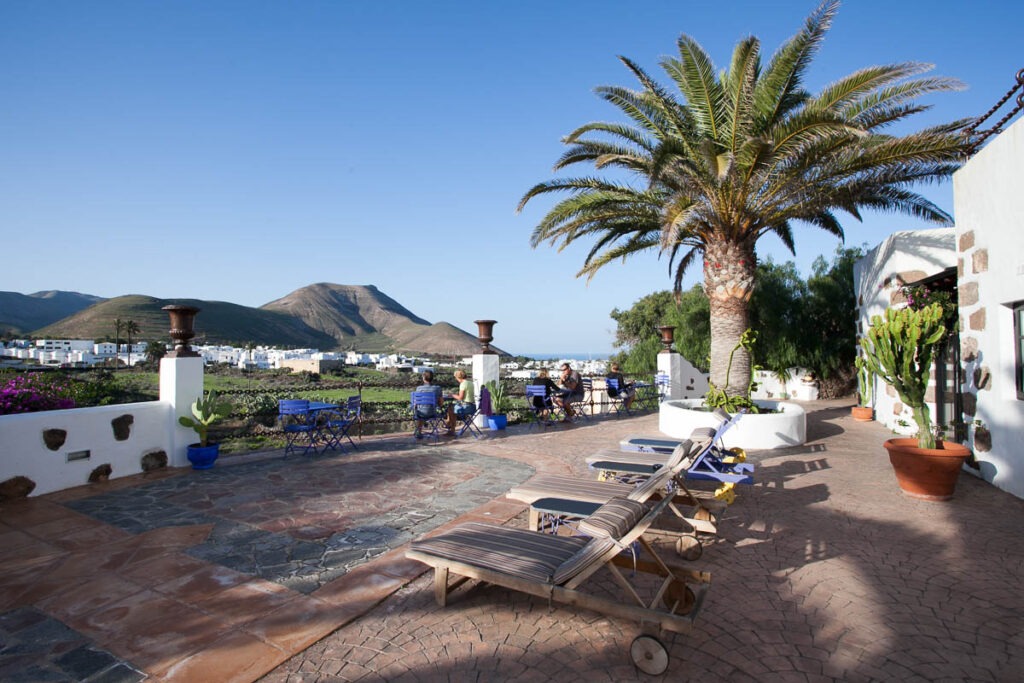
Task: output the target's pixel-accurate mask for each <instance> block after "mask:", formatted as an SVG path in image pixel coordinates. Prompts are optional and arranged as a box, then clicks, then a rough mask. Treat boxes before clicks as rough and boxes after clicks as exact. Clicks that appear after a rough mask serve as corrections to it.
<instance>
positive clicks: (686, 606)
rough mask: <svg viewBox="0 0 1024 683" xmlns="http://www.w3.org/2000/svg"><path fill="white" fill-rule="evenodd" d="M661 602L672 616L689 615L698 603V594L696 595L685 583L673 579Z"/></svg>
mask: <svg viewBox="0 0 1024 683" xmlns="http://www.w3.org/2000/svg"><path fill="white" fill-rule="evenodd" d="M661 601H662V602H664V603H665V607H667V608H668V610H669V611H670V612H671V613H672V614H689V613H690V610H691V609H693V603H695V602H697V594H696V593H694V592H693V591H692V590H691V589H690V587H689V586H687V585H686V582H685V581H680V580H679V579H673V580H672V582H671V583H670V584H669V585H668V588H666V589H665V594H664V595H663V596H662V598H661Z"/></svg>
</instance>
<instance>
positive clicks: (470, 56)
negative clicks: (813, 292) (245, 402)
mask: <svg viewBox="0 0 1024 683" xmlns="http://www.w3.org/2000/svg"><path fill="white" fill-rule="evenodd" d="M813 7H814V3H813V2H764V0H758V1H747V0H725V1H723V2H718V3H707V2H682V1H677V2H659V1H649V2H643V3H641V2H611V1H598V0H582V1H576V0H570V1H565V2H534V1H532V0H527V1H520V2H515V3H488V2H476V3H470V2H444V1H434V2H429V3H427V2H415V3H414V2H411V1H410V2H379V3H355V2H284V1H280V2H257V1H255V0H248V1H246V2H217V1H211V0H204V1H202V2H156V1H144V0H131V1H125V2H100V1H97V2H88V3H85V2H45V3H44V2H13V1H12V0H4V1H3V2H0V92H2V93H3V106H2V107H0V159H2V162H0V229H2V232H3V245H4V249H3V250H4V253H5V256H6V257H5V258H4V259H3V268H2V269H0V290H5V291H16V292H23V293H30V292H35V291H39V290H45V289H64V290H74V291H80V292H86V293H90V294H96V295H99V296H105V297H111V296H118V295H121V294H131V293H135V294H148V295H152V296H156V297H160V298H200V299H215V300H223V301H231V302H234V303H239V304H243V305H248V306H260V305H262V304H265V303H267V302H269V301H272V300H274V299H277V298H279V297H282V296H285V295H286V294H288V293H290V292H292V291H294V290H295V289H298V288H300V287H302V286H305V285H307V284H311V283H315V282H335V283H340V284H374V285H377V286H378V287H379V288H380V289H381V290H382V291H383V292H385V293H386V294H388V295H390V296H391V297H393V298H394V299H396V300H397V301H399V302H400V303H402V304H403V305H405V306H406V307H408V308H409V309H410V310H412V311H413V312H414V313H416V314H417V315H420V316H422V317H424V318H426V319H427V320H430V321H432V322H437V321H440V320H445V321H448V322H450V323H452V324H454V325H457V326H459V327H461V328H463V329H465V330H467V331H474V330H475V326H474V325H473V322H472V321H473V320H475V319H478V318H493V319H496V320H498V321H499V322H498V325H497V326H496V327H495V342H494V343H495V344H497V345H499V346H501V347H502V348H504V349H506V350H509V351H512V352H515V353H537V354H540V353H558V352H574V353H592V354H595V355H601V354H604V353H607V352H608V351H609V350H610V349H611V348H612V339H613V335H614V321H612V320H611V318H610V317H609V312H610V311H611V310H612V309H613V308H616V307H618V308H620V309H625V308H628V307H629V306H631V305H632V304H633V303H634V302H635V301H636V300H637V299H639V298H641V297H642V296H644V295H646V294H649V293H651V292H653V291H657V290H660V289H667V288H669V287H670V286H671V279H670V276H669V273H668V265H667V262H666V261H665V260H659V259H658V258H657V257H656V255H653V254H652V255H650V256H643V257H636V258H633V259H631V260H629V261H627V262H626V263H625V264H623V265H618V264H613V265H609V266H607V267H606V268H605V269H604V270H603V272H600V273H599V274H598V275H597V276H596V277H595V278H594V279H593V280H592V281H591V282H590V283H589V285H588V284H587V282H586V281H585V280H580V279H577V278H575V273H576V272H577V270H578V269H579V267H580V266H581V264H582V261H583V257H584V255H585V252H586V249H585V248H584V247H583V246H580V247H573V248H570V249H567V250H565V251H563V252H561V253H558V252H556V251H555V250H553V249H550V248H547V247H544V248H539V249H536V250H534V249H531V248H530V246H529V243H528V240H529V235H530V232H531V231H532V229H533V227H534V226H535V225H536V222H537V220H538V219H539V218H540V217H541V216H542V215H543V214H544V212H545V211H546V209H547V208H549V207H550V205H551V203H552V201H553V200H550V201H549V200H539V201H534V202H532V203H531V204H530V205H529V206H528V207H527V209H526V210H525V211H523V212H522V213H521V214H516V213H515V207H516V204H517V203H518V201H519V198H520V197H521V196H522V194H523V193H524V192H525V191H526V190H527V189H528V188H529V187H531V186H532V185H533V184H535V183H537V182H539V181H542V180H547V179H550V178H552V177H553V175H552V171H551V166H552V164H553V162H554V161H555V159H556V158H557V157H558V156H559V155H560V154H561V153H562V151H563V146H562V144H561V143H560V138H561V137H562V136H563V135H565V134H566V133H568V132H569V131H571V130H572V129H574V128H576V127H577V126H579V125H581V124H583V123H585V122H588V121H594V120H618V118H617V115H616V111H615V110H614V109H613V108H611V107H610V106H609V105H606V104H604V103H602V102H601V101H600V100H598V99H597V98H596V97H595V96H594V94H593V88H594V87H595V86H598V85H623V86H627V87H634V86H635V82H634V81H633V80H631V77H630V75H629V74H628V73H627V71H626V69H625V68H624V67H623V66H622V65H621V64H620V63H619V61H618V60H617V58H616V57H617V55H624V56H627V57H630V58H631V59H633V60H635V61H637V62H639V63H640V64H641V65H643V66H644V67H645V68H647V69H648V70H649V71H650V72H652V73H656V74H658V75H659V77H660V80H662V81H663V82H665V81H667V78H664V77H662V75H661V73H660V69H659V68H658V66H657V64H658V60H659V59H660V58H661V57H662V56H665V55H669V54H671V53H673V52H674V50H675V41H676V38H677V37H678V36H679V35H680V34H681V33H687V34H689V35H691V36H693V37H695V38H696V39H697V40H698V41H699V42H700V43H701V44H702V45H703V46H704V47H705V49H707V50H708V52H709V53H710V54H711V56H712V57H713V59H714V60H715V62H716V64H717V65H718V66H719V67H722V66H725V65H726V64H727V63H728V59H729V56H730V55H731V52H732V48H733V46H734V45H735V44H736V42H737V41H738V40H739V39H740V38H741V37H743V36H745V35H748V34H754V35H757V36H758V37H759V38H760V39H761V41H762V51H763V52H764V53H765V54H766V55H767V54H770V53H772V52H774V50H775V49H776V48H777V47H778V45H779V44H780V43H781V42H782V41H783V40H784V39H785V38H787V37H788V36H790V35H792V34H793V33H794V32H795V31H796V30H797V28H798V27H799V26H800V25H801V23H802V21H803V19H804V18H805V17H806V15H807V14H808V13H809V12H810V11H811V10H812V8H813ZM1022 20H1024V9H1022V5H1021V4H1020V3H1016V2H983V1H982V2H975V3H963V2H951V1H946V0H921V1H918V0H900V1H899V2H893V1H892V0H886V1H881V0H849V1H848V2H846V3H845V4H844V5H843V6H842V7H841V8H840V11H839V15H838V17H837V19H836V21H835V23H834V25H833V28H832V31H831V32H830V34H829V36H828V38H827V39H826V41H825V44H824V46H823V49H822V51H821V53H820V54H819V56H818V58H817V60H816V62H815V63H814V65H813V66H812V68H811V71H810V79H809V82H808V83H807V85H808V86H809V87H810V88H811V89H813V90H817V89H819V88H820V87H821V86H823V85H824V84H826V83H828V82H830V81H832V80H834V79H836V78H838V77H840V76H843V75H846V74H848V73H850V72H852V71H855V70H856V69H858V68H861V67H864V66H869V65H872V64H879V63H889V62H897V61H922V62H930V63H934V64H935V65H936V68H935V70H934V71H933V73H934V74H938V75H942V76H951V77H955V78H958V79H960V80H962V81H963V82H964V83H965V84H966V85H967V86H968V87H967V89H966V90H964V91H963V92H958V93H950V94H944V95H937V96H935V97H933V98H931V99H930V100H928V102H929V103H931V104H934V109H933V110H932V111H931V112H928V113H927V114H925V115H922V116H920V117H918V127H920V126H924V125H929V124H932V123H936V122H938V121H944V120H949V119H954V118H960V117H973V116H978V115H980V114H982V113H984V112H985V111H987V110H988V108H989V107H990V106H992V105H993V104H994V103H995V102H996V101H997V100H998V99H999V97H1001V96H1002V95H1003V94H1004V93H1005V92H1006V91H1007V90H1008V89H1009V87H1010V85H1011V83H1012V81H1013V77H1014V74H1015V73H1016V71H1017V70H1018V69H1020V68H1022V67H1024V62H1022V60H1021V51H1020V30H1021V26H1022V25H1024V21H1022ZM583 170H584V169H582V167H581V168H580V169H579V172H580V173H582V172H583ZM925 193H926V194H927V195H928V196H929V197H931V198H932V199H933V200H934V201H936V202H937V203H938V204H939V205H940V206H942V207H943V208H945V209H946V210H948V211H950V212H952V210H953V206H952V189H951V184H949V183H947V184H945V185H943V186H938V187H933V188H926V189H925ZM844 226H845V228H846V241H847V244H849V245H859V244H863V243H867V244H869V245H874V244H876V243H878V242H879V241H881V240H882V239H883V238H884V237H885V236H886V235H888V234H889V233H890V232H892V231H893V230H901V229H912V228H921V227H928V226H926V225H924V224H922V223H920V222H919V221H916V220H914V219H911V218H909V217H903V216H892V215H880V216H868V217H867V219H866V220H865V222H864V223H863V224H860V223H857V222H856V221H853V220H852V219H849V220H844ZM796 242H797V255H796V257H795V258H793V257H791V256H790V255H789V254H788V252H786V251H785V250H784V249H783V248H782V246H781V244H779V243H778V242H777V241H776V242H772V241H770V240H767V239H766V240H764V241H763V242H762V243H761V245H760V247H759V255H760V257H761V258H762V259H764V258H767V257H772V258H774V260H776V261H777V262H779V261H786V260H790V259H793V260H795V261H796V263H797V266H798V267H799V268H800V270H801V271H802V272H804V273H806V272H807V271H808V269H809V267H810V264H811V262H812V261H813V260H814V259H815V257H817V256H819V255H825V256H826V257H830V256H831V254H832V253H833V252H834V250H835V247H836V246H837V241H836V240H835V238H833V237H830V236H828V235H826V234H825V233H822V232H820V231H817V230H816V229H813V228H810V227H807V226H798V227H797V232H796ZM587 246H589V245H587ZM699 277H700V273H699V271H698V270H693V271H692V272H691V273H690V275H689V278H688V281H689V282H690V283H694V282H697V281H698V279H699Z"/></svg>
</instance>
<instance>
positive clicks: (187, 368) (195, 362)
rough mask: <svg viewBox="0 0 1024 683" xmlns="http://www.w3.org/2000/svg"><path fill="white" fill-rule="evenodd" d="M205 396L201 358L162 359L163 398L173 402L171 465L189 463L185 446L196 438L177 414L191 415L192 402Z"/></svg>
mask: <svg viewBox="0 0 1024 683" xmlns="http://www.w3.org/2000/svg"><path fill="white" fill-rule="evenodd" d="M202 395H203V359H202V358H162V359H160V400H161V401H165V402H167V403H170V404H171V412H170V416H171V424H169V425H167V429H168V433H169V434H171V435H172V437H171V440H170V441H171V451H170V452H169V453H168V454H167V459H168V461H169V462H168V464H169V465H170V466H171V467H185V466H186V465H188V464H189V462H188V455H186V452H185V449H186V447H187V446H188V445H189V444H191V443H195V442H196V441H197V435H196V433H195V432H194V431H192V430H191V429H189V428H188V427H182V426H181V425H180V424H178V417H180V416H181V415H191V414H192V403H193V402H194V401H195V400H196V399H197V398H199V397H200V396H202Z"/></svg>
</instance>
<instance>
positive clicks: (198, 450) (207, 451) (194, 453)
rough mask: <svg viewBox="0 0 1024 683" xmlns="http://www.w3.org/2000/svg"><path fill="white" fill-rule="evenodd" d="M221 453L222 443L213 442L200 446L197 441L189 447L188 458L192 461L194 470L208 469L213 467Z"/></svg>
mask: <svg viewBox="0 0 1024 683" xmlns="http://www.w3.org/2000/svg"><path fill="white" fill-rule="evenodd" d="M218 455H220V444H219V443H211V444H210V445H209V446H200V445H199V444H197V443H194V444H192V445H191V446H189V447H188V460H189V462H191V463H192V469H194V470H208V469H210V468H211V467H213V463H215V462H216V461H217V456H218Z"/></svg>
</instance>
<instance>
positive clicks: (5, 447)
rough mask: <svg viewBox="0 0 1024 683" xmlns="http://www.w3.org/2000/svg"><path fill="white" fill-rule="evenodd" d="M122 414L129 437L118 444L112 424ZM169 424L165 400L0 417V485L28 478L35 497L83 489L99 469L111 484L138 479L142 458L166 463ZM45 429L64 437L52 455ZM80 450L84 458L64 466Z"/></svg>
mask: <svg viewBox="0 0 1024 683" xmlns="http://www.w3.org/2000/svg"><path fill="white" fill-rule="evenodd" d="M122 415H130V416H131V425H130V426H129V427H128V438H127V439H125V440H123V441H118V440H117V439H116V438H115V435H114V428H113V426H112V424H111V421H112V420H114V419H116V418H119V417H121V416H122ZM170 424H171V404H170V403H167V402H164V401H148V402H145V403H125V404H120V405H112V406H100V407H98V408H73V409H71V410H47V411H42V412H38V413H23V414H17V415H0V482H2V481H7V480H8V479H10V478H12V477H16V476H19V475H20V476H24V477H28V478H29V479H31V480H32V481H34V482H35V483H36V488H35V490H33V491H32V495H33V496H38V495H41V494H44V493H52V492H53V491H60V490H61V489H66V488H71V487H73V486H80V485H82V484H86V483H88V481H89V475H90V473H91V472H92V471H93V470H94V469H96V468H97V467H99V466H100V465H103V464H109V465H110V467H111V470H112V471H111V474H110V478H111V479H115V478H118V477H126V476H128V475H131V474H138V473H139V472H141V471H142V457H143V456H144V455H146V454H147V453H150V452H152V451H158V450H162V451H164V452H165V453H166V454H167V456H168V458H169V459H170V458H171V455H172V447H171V433H172V432H171V430H169V429H168V426H169V425H170ZM49 429H62V430H64V431H65V432H66V433H67V436H66V438H65V441H64V443H63V444H62V445H61V446H60V447H59V448H58V449H57V450H50V448H49V447H48V446H47V445H46V443H45V442H44V441H43V432H45V431H46V430H49ZM83 451H88V454H89V455H88V458H86V459H81V460H72V461H71V462H69V461H68V456H69V454H74V453H79V454H81V453H82V452H83Z"/></svg>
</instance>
